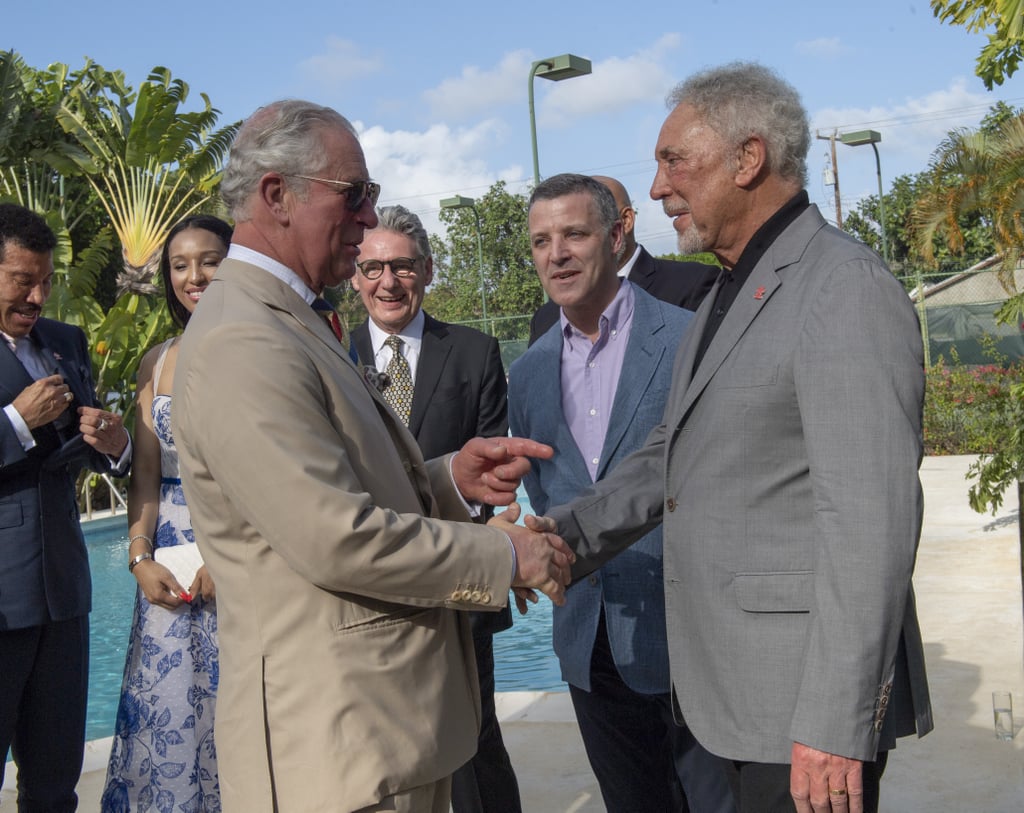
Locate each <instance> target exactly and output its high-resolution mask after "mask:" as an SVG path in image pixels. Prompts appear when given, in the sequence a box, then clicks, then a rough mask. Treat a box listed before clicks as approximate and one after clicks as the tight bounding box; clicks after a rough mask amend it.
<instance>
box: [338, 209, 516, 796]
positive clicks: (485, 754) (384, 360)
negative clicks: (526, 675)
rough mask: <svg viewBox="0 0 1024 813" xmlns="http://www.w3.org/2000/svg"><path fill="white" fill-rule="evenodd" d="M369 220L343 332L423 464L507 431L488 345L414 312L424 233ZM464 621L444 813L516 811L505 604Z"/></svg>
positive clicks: (401, 217) (499, 375)
mask: <svg viewBox="0 0 1024 813" xmlns="http://www.w3.org/2000/svg"><path fill="white" fill-rule="evenodd" d="M377 216H378V219H379V221H380V222H379V225H378V226H377V228H375V229H373V230H372V231H368V232H367V233H366V236H365V237H364V239H363V242H362V244H361V245H360V247H359V249H360V253H359V263H358V267H359V270H358V272H357V273H356V275H355V276H354V277H353V278H352V287H353V288H355V289H356V290H357V291H359V293H360V296H361V297H362V300H363V305H364V306H365V307H366V310H367V313H368V314H369V317H370V318H369V319H368V320H367V321H366V322H365V323H364V324H362V325H360V326H359V327H357V328H355V330H353V331H352V344H353V346H354V347H355V349H356V351H357V352H358V355H359V362H360V363H361V364H364V365H368V366H373V367H376V368H377V369H378V370H379V371H381V372H386V373H387V375H388V384H387V386H385V388H384V391H383V393H384V397H385V398H386V399H387V400H388V401H389V403H390V404H391V406H392V407H394V408H395V411H396V412H397V413H398V414H399V417H401V418H402V420H403V421H405V423H406V425H407V426H408V427H409V431H410V432H412V434H413V435H414V436H415V438H416V441H417V443H419V446H420V449H421V450H422V451H423V456H424V457H425V458H427V459H430V458H432V457H438V456H440V455H443V454H448V453H449V452H454V451H457V450H458V449H460V448H462V446H463V444H465V443H466V441H468V440H469V439H470V438H473V437H496V436H504V435H507V434H508V404H507V402H506V400H505V396H506V381H505V370H504V368H503V367H502V364H501V355H500V353H499V350H498V342H497V340H496V339H495V338H494V337H493V336H487V335H486V334H484V333H481V332H480V331H478V330H473V329H472V328H469V327H465V326H462V325H449V324H446V323H444V322H440V321H438V320H437V319H434V318H433V317H432V316H430V314H428V313H426V312H425V311H424V310H422V305H423V296H424V292H425V289H426V287H427V285H429V284H430V281H431V279H432V278H433V259H432V257H431V253H430V242H429V240H428V238H427V232H426V230H425V229H424V228H423V224H422V223H421V222H420V219H419V218H418V217H417V216H416V215H415V214H413V213H412V212H410V211H409V210H408V209H406V208H405V207H403V206H386V207H383V208H381V209H379V210H378V212H377ZM396 353H397V356H396ZM403 391H404V396H403V395H402V394H401V393H402V392H403ZM410 396H411V398H410ZM470 620H471V623H472V628H473V649H474V650H475V653H476V661H477V674H478V677H479V679H480V697H481V705H482V716H481V724H480V737H479V740H478V743H477V746H478V750H477V753H476V756H474V757H473V759H472V760H470V761H469V762H468V763H466V765H464V766H463V767H462V768H460V769H459V770H457V771H456V772H455V774H454V775H453V776H452V809H453V810H454V811H455V813H516V812H517V811H519V810H520V801H519V786H518V783H517V781H516V776H515V773H514V771H513V770H512V764H511V761H510V760H509V756H508V752H507V751H506V749H505V744H504V741H503V740H502V737H501V728H500V727H499V726H498V719H497V716H496V714H495V708H494V650H493V640H492V639H493V636H494V634H495V633H497V632H501V631H502V630H505V629H508V628H509V627H511V626H512V615H511V612H510V610H509V608H508V607H506V608H505V609H504V610H502V611H501V612H498V613H483V612H479V613H478V612H473V613H471V614H470Z"/></svg>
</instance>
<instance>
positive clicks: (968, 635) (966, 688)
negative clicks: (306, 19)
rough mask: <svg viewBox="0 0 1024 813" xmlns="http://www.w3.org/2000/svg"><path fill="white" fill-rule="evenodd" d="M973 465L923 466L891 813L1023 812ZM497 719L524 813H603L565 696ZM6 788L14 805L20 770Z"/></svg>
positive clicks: (1003, 622) (993, 525)
mask: <svg viewBox="0 0 1024 813" xmlns="http://www.w3.org/2000/svg"><path fill="white" fill-rule="evenodd" d="M972 459H973V458H969V457H933V458H927V459H926V460H925V462H924V464H923V466H922V468H921V480H922V482H923V483H924V488H925V524H924V532H923V534H922V539H921V548H920V551H919V553H918V560H917V574H916V577H915V580H914V581H915V586H916V590H917V599H918V611H919V613H920V616H921V625H922V628H923V631H924V639H925V647H926V654H927V658H928V674H929V680H930V683H931V689H932V702H933V705H934V707H935V720H936V726H937V728H936V730H935V731H934V732H932V733H931V734H930V735H928V736H927V737H925V738H924V739H923V740H902V741H901V744H900V747H899V748H898V749H897V751H896V752H895V753H894V754H893V755H892V757H891V758H890V760H889V768H888V770H887V772H886V777H885V780H884V784H883V793H882V809H883V810H884V811H887V813H974V811H985V813H1021V811H1024V734H1022V733H1021V732H1020V730H1021V729H1022V728H1024V668H1022V664H1024V622H1022V606H1021V600H1022V599H1021V584H1020V557H1019V552H1018V542H1017V522H1016V511H1017V503H1016V496H1015V495H1013V494H1009V495H1007V502H1008V504H1007V505H1006V506H1005V507H1004V509H1003V510H1002V511H1000V512H999V514H998V515H997V516H996V517H991V516H981V515H979V514H975V513H974V512H973V511H971V509H970V507H969V506H968V505H967V498H966V493H967V483H966V482H965V480H964V473H965V472H966V470H967V466H968V464H969V463H970V461H971V460H972ZM997 689H1005V690H1010V691H1012V692H1013V694H1014V701H1015V703H1016V708H1015V709H1014V716H1015V722H1016V729H1017V732H1018V733H1017V737H1016V739H1015V740H1014V741H1013V742H1009V743H1007V742H1000V741H997V740H996V739H995V737H994V736H993V728H992V703H991V693H992V691H994V690H997ZM498 702H499V715H500V716H501V717H502V719H503V720H504V722H503V725H502V729H503V731H504V732H505V738H506V740H507V742H508V746H509V751H510V753H511V754H512V761H513V763H514V764H515V767H516V771H517V773H518V775H519V778H520V784H521V787H522V795H523V809H524V810H525V811H527V813H600V812H601V811H603V810H604V806H603V805H602V804H601V799H600V793H599V792H598V789H597V784H596V782H595V780H594V777H593V775H592V774H591V773H590V769H589V767H588V765H587V762H586V757H585V756H584V754H583V746H582V744H581V742H580V739H579V734H578V733H577V730H576V726H575V723H574V722H573V718H572V709H571V704H570V702H569V697H568V695H567V694H564V693H531V692H520V693H510V694H504V695H501V696H500V697H499V701H498ZM109 747H110V746H109V741H98V742H96V743H90V748H89V753H88V754H87V757H86V769H87V770H86V773H85V774H84V775H83V777H82V782H81V784H80V786H79V794H80V797H81V805H80V807H81V810H82V811H86V813H92V811H96V810H98V809H99V805H98V799H99V794H100V790H101V786H102V782H103V771H104V769H105V765H106V758H107V755H108V753H109ZM7 773H8V777H7V783H6V784H5V785H4V788H5V789H4V790H2V791H0V802H7V804H5V805H3V807H4V809H6V808H7V807H12V806H13V794H12V793H11V792H10V790H9V788H10V787H12V786H13V784H14V783H13V777H12V774H13V766H12V765H8V766H7ZM696 813H699V811H697V812H696Z"/></svg>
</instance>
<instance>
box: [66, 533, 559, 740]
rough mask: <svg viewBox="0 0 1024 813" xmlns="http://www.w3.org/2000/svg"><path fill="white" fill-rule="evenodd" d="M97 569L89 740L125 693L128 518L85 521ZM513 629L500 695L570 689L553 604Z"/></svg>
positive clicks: (131, 592) (105, 728) (109, 726)
mask: <svg viewBox="0 0 1024 813" xmlns="http://www.w3.org/2000/svg"><path fill="white" fill-rule="evenodd" d="M82 529H83V530H84V532H85V540H86V544H87V546H88V549H89V564H90V567H91V569H92V594H93V598H92V616H91V617H90V636H91V639H90V652H89V659H90V669H89V715H88V719H87V722H86V738H87V739H90V740H95V739H99V738H101V737H109V736H110V735H111V734H113V733H114V717H115V715H116V713H117V701H118V696H119V695H120V692H121V676H122V673H123V671H124V653H125V648H126V646H127V644H128V630H129V628H130V626H131V622H132V610H133V607H134V601H135V579H134V578H133V577H132V575H131V574H130V573H129V572H128V568H127V567H126V566H125V564H126V562H127V561H128V533H127V529H128V525H127V519H126V518H125V517H124V516H120V517H112V518H110V519H102V520H93V521H92V522H84V523H82ZM512 614H513V615H514V616H515V623H514V625H513V627H512V629H510V630H507V631H505V632H503V633H501V634H500V635H496V636H495V637H494V677H495V686H496V688H497V690H498V691H499V692H509V691H525V690H537V691H540V690H544V691H564V690H565V683H563V682H562V679H561V677H560V675H559V670H558V659H557V658H555V655H554V653H553V652H552V651H551V602H550V601H548V600H547V599H546V598H544V597H541V600H540V602H539V603H537V604H535V605H534V604H531V605H530V611H529V613H528V614H527V615H525V616H520V615H519V613H518V612H516V611H515V609H513V611H512Z"/></svg>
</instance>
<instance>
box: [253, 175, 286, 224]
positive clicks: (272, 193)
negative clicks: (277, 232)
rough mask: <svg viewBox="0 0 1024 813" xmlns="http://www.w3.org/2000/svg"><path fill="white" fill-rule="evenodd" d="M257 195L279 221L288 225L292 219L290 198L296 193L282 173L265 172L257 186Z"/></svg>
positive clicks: (264, 206) (265, 207)
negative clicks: (289, 186)
mask: <svg viewBox="0 0 1024 813" xmlns="http://www.w3.org/2000/svg"><path fill="white" fill-rule="evenodd" d="M256 197H257V198H258V199H259V201H260V203H261V204H263V208H264V209H265V210H266V211H267V212H268V213H269V214H270V216H271V217H273V218H274V220H276V221H277V222H278V223H280V224H281V225H286V224H287V223H289V222H290V221H291V211H290V201H289V198H292V197H294V194H293V193H292V191H291V190H290V189H289V188H288V185H287V184H286V183H285V180H284V177H283V176H282V175H281V174H280V173H278V172H267V173H265V174H264V175H263V177H262V178H260V180H259V183H258V184H257V186H256Z"/></svg>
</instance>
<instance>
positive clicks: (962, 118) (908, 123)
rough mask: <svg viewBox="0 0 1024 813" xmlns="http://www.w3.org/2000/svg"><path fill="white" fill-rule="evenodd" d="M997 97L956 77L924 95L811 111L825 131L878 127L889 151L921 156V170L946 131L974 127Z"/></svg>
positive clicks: (819, 127) (814, 121)
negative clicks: (974, 89)
mask: <svg viewBox="0 0 1024 813" xmlns="http://www.w3.org/2000/svg"><path fill="white" fill-rule="evenodd" d="M995 101H996V100H995V99H994V98H993V97H992V96H991V95H989V94H985V93H979V92H974V91H971V90H969V89H968V83H967V80H966V79H963V78H958V79H955V80H953V81H952V82H951V83H950V85H949V87H947V88H944V89H942V90H936V91H933V92H932V93H928V94H926V95H925V96H920V97H917V98H907V99H904V100H903V101H902V102H894V103H889V104H886V105H875V106H873V107H866V108H865V107H828V108H824V109H822V110H818V111H815V112H814V113H813V114H812V115H811V121H812V127H814V128H815V129H820V130H822V135H826V134H827V133H829V132H831V131H832V129H833V128H835V129H838V130H839V131H840V132H844V131H847V132H848V131H850V130H866V129H872V130H877V131H878V132H879V133H881V135H882V145H880V149H881V148H883V145H884V149H885V151H886V152H895V153H906V154H908V155H916V156H919V157H920V158H921V166H920V168H919V170H914V171H920V170H923V169H924V168H925V164H926V163H927V159H928V156H930V155H931V153H932V151H933V150H934V149H935V147H937V146H938V144H939V142H940V141H941V140H942V139H943V138H945V136H946V133H948V132H949V131H950V130H952V129H955V128H957V127H964V126H967V127H974V126H977V124H978V122H979V121H980V120H981V119H982V117H983V116H984V115H985V113H987V112H988V109H989V107H990V106H991V105H992V104H994V103H995Z"/></svg>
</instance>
